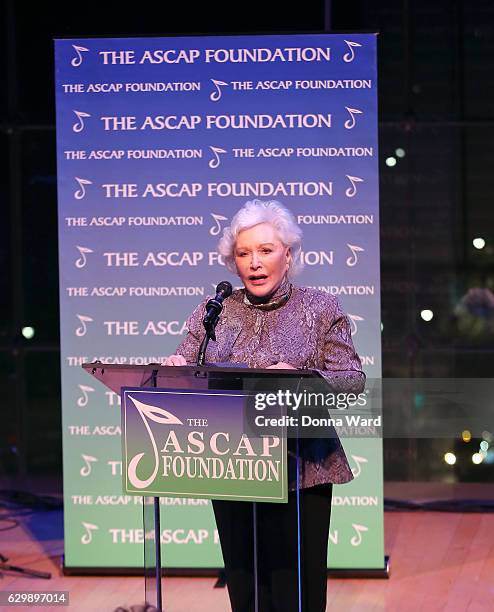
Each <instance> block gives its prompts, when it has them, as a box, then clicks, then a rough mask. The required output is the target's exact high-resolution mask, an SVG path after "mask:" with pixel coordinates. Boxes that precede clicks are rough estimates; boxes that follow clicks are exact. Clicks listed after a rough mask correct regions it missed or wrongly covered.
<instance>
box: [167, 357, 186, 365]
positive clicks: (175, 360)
mask: <svg viewBox="0 0 494 612" xmlns="http://www.w3.org/2000/svg"><path fill="white" fill-rule="evenodd" d="M161 365H164V366H183V365H187V362H186V361H185V357H183V356H182V355H170V356H169V357H167V358H166V359H165V361H164V362H163V363H162V364H161Z"/></svg>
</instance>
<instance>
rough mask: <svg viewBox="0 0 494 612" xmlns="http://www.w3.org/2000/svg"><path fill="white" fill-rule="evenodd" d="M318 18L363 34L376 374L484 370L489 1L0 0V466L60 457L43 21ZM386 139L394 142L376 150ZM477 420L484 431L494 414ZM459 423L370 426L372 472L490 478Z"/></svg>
mask: <svg viewBox="0 0 494 612" xmlns="http://www.w3.org/2000/svg"><path fill="white" fill-rule="evenodd" d="M325 28H326V29H327V31H347V32H351V31H372V32H375V31H377V32H379V33H380V36H379V41H378V44H379V63H378V67H379V100H380V125H379V134H380V154H379V156H380V172H381V257H382V264H381V274H382V322H383V333H382V342H383V364H384V365H383V375H384V376H386V377H446V378H452V377H491V376H492V371H493V365H494V361H493V357H494V295H492V294H491V293H490V290H491V289H494V274H493V267H492V264H493V263H494V231H493V230H494V196H493V187H494V165H493V162H494V159H493V158H494V121H493V119H494V92H493V87H494V86H493V78H492V75H493V67H494V3H492V1H491V0H475V2H472V1H468V0H456V1H453V0H451V1H447V0H429V1H427V0H416V1H414V2H411V1H408V2H407V1H405V0H374V1H373V2H363V1H362V2H358V1H355V0H352V2H348V1H345V2H343V1H335V2H332V3H331V2H329V1H328V2H324V1H323V0H310V1H306V2H299V3H297V4H294V5H290V4H288V3H286V2H281V1H279V0H273V1H270V2H267V1H264V2H253V1H251V2H248V3H244V4H242V3H239V2H236V3H234V2H229V3H225V4H222V3H217V2H208V3H201V4H198V5H195V4H194V3H190V2H189V3H185V2H182V3H174V4H172V3H171V2H162V3H156V2H145V1H141V2H139V3H132V4H130V3H129V4H127V3H125V2H124V1H122V2H100V3H99V4H96V3H90V2H84V3H74V2H70V3H68V2H67V3H66V4H64V5H62V4H49V3H37V4H27V3H25V2H22V1H20V2H14V1H13V0H3V2H2V5H1V10H0V32H1V34H0V83H1V86H0V184H1V204H2V217H1V222H0V269H1V271H2V273H1V276H0V296H1V299H0V389H1V391H2V395H1V397H2V399H1V411H2V414H1V427H0V474H1V473H3V474H7V475H20V476H26V475H31V476H33V475H37V474H50V475H55V476H58V475H61V469H62V468H61V406H60V373H59V371H60V368H59V357H60V354H59V323H58V254H57V198H56V164H55V127H54V122H55V103H54V82H53V78H54V77H53V73H54V66H53V38H56V37H82V36H88V35H89V36H108V37H119V36H122V37H126V36H150V35H158V36H159V35H176V34H221V33H262V32H266V33H278V32H314V31H324V30H325ZM328 28H329V29H328ZM397 148H402V149H403V150H404V151H405V156H404V157H402V158H397V162H398V163H397V164H396V166H394V167H388V166H387V165H386V163H385V160H386V158H388V157H389V156H393V155H394V152H395V150H396V149H397ZM475 237H483V238H484V239H485V241H486V247H485V248H484V249H482V250H477V249H475V248H474V247H473V245H472V240H473V238H475ZM478 289H482V291H480V292H479V291H472V290H478ZM469 290H470V292H469ZM467 292H469V293H468V296H467ZM491 296H492V299H491ZM424 308H430V309H431V310H433V311H434V318H433V320H432V321H431V322H429V323H426V322H425V321H423V320H422V319H421V317H420V311H421V310H422V309H424ZM25 325H30V326H32V327H34V328H35V331H36V333H35V336H34V338H33V339H32V340H26V339H25V338H23V336H22V334H21V329H22V327H23V326H25ZM420 409H421V406H420V402H418V403H417V405H416V406H411V407H410V418H413V411H414V410H420ZM391 410H393V406H392V405H389V404H385V411H391ZM490 412H491V413H492V412H493V410H492V408H491V409H490ZM487 420H488V419H487ZM485 427H486V430H487V431H489V430H493V433H494V418H493V419H491V422H486V423H485ZM460 434H461V432H458V436H459V437H458V439H457V440H456V441H455V440H385V477H386V479H388V480H423V481H424V480H442V481H454V480H486V479H492V477H493V472H494V468H493V465H492V464H491V465H487V464H486V463H484V464H482V465H480V466H474V465H473V464H472V462H471V455H472V452H475V451H476V450H478V442H479V440H472V441H471V442H469V443H465V442H461V438H460ZM493 444H494V441H493ZM447 450H455V452H456V453H457V456H458V462H457V465H456V466H455V467H454V468H451V467H450V466H448V465H446V463H445V462H444V460H443V455H444V452H445V451H447Z"/></svg>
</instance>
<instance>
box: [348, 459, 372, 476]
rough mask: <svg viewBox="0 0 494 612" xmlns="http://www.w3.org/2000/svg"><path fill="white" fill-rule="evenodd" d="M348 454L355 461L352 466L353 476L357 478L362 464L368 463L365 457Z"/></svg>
mask: <svg viewBox="0 0 494 612" xmlns="http://www.w3.org/2000/svg"><path fill="white" fill-rule="evenodd" d="M350 456H351V458H352V459H353V460H354V461H355V467H353V468H352V474H353V477H354V478H358V477H359V476H360V474H361V473H362V464H363V463H368V460H367V459H366V458H365V457H359V456H358V455H350Z"/></svg>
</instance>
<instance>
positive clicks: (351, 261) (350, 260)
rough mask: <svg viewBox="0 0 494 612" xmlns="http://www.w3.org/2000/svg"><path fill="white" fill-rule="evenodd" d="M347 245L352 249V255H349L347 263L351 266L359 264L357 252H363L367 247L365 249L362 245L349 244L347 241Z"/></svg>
mask: <svg viewBox="0 0 494 612" xmlns="http://www.w3.org/2000/svg"><path fill="white" fill-rule="evenodd" d="M346 245H347V247H348V248H349V249H350V251H351V253H352V254H351V255H350V257H347V260H346V265H347V266H350V268H352V267H353V266H355V265H357V262H358V255H357V253H363V252H364V251H365V249H363V248H362V247H360V246H357V245H356V244H348V242H347V243H346Z"/></svg>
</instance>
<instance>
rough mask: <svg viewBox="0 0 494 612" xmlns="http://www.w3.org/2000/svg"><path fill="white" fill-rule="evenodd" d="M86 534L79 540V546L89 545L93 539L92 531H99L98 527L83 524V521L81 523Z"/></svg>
mask: <svg viewBox="0 0 494 612" xmlns="http://www.w3.org/2000/svg"><path fill="white" fill-rule="evenodd" d="M81 524H82V526H83V527H84V529H85V530H86V533H84V535H83V536H82V538H81V544H91V542H92V539H93V531H96V530H97V529H99V527H98V525H93V524H92V523H85V522H84V521H83V522H82V523H81Z"/></svg>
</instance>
